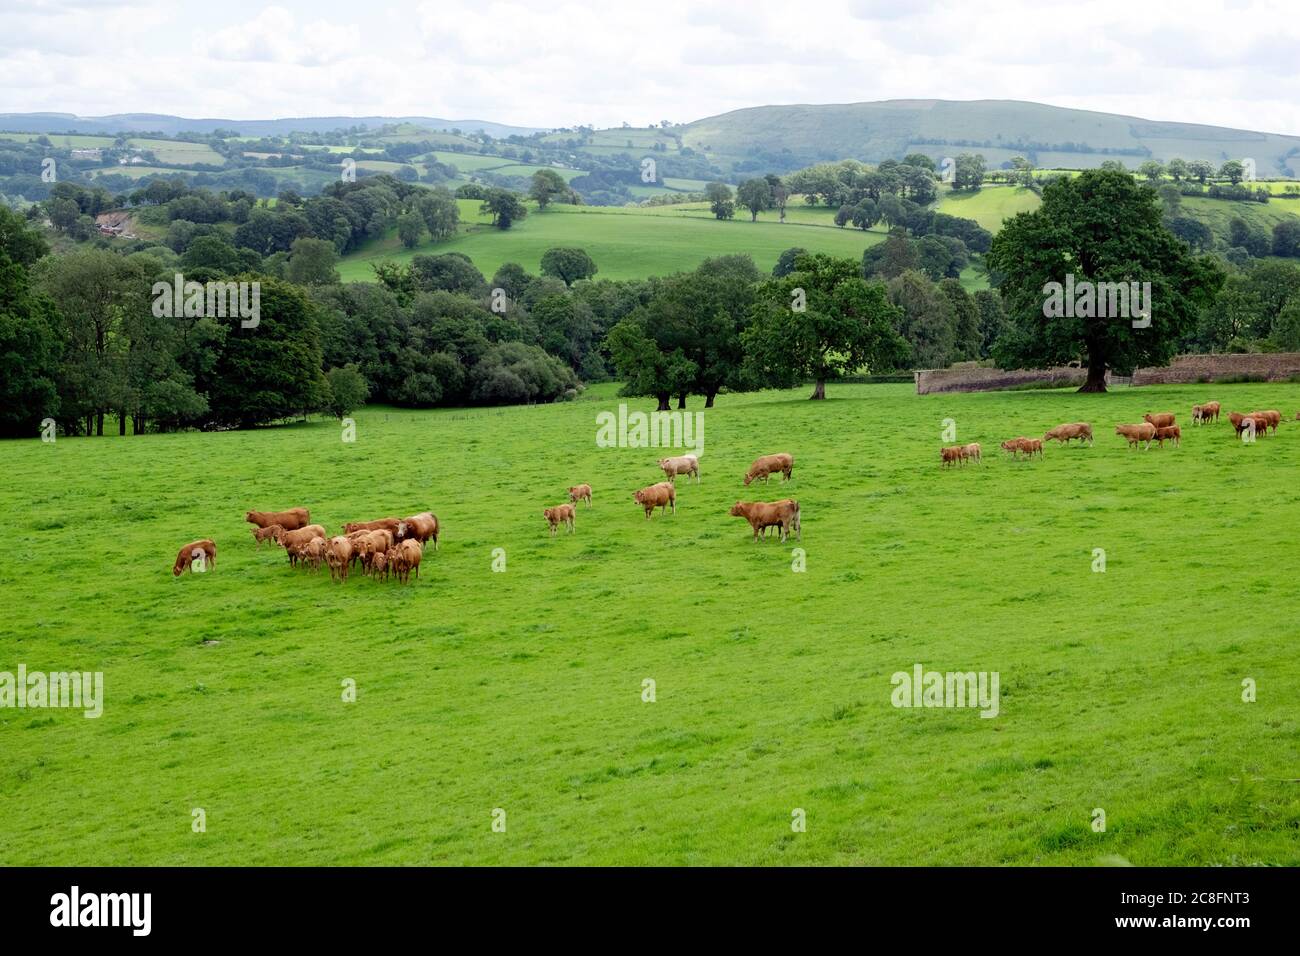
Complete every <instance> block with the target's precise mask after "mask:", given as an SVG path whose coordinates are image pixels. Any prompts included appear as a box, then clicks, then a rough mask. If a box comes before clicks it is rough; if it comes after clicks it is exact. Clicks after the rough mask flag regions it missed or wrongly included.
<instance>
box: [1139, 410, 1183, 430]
mask: <svg viewBox="0 0 1300 956" xmlns="http://www.w3.org/2000/svg"><path fill="white" fill-rule="evenodd" d="M1142 420H1143V421H1144V422H1146V423H1147V424H1148V425H1154V426H1155V427H1156V428H1164V427H1165V426H1166V425H1173V424H1175V419H1174V413H1173V412H1156V413H1155V414H1151V413H1148V414H1146V415H1143V416H1142Z"/></svg>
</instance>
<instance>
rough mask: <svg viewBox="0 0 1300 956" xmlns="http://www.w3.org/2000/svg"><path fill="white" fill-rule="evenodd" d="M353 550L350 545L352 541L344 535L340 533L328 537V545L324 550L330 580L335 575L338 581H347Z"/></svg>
mask: <svg viewBox="0 0 1300 956" xmlns="http://www.w3.org/2000/svg"><path fill="white" fill-rule="evenodd" d="M355 550H356V549H355V548H353V547H352V541H351V540H350V539H349V538H348V537H347V536H345V535H341V534H340V535H335V536H334V537H333V538H330V540H329V545H328V546H327V547H326V550H325V563H326V564H328V565H329V568H330V580H331V581H333V580H334V579H335V577H337V578H338V580H339V581H340V582H343V581H347V579H348V568H349V567H351V565H352V558H353V552H354V551H355Z"/></svg>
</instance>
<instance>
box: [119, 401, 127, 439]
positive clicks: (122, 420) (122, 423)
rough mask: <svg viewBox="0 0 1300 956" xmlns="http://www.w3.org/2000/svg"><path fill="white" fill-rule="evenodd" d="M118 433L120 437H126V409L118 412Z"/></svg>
mask: <svg viewBox="0 0 1300 956" xmlns="http://www.w3.org/2000/svg"><path fill="white" fill-rule="evenodd" d="M117 434H118V436H119V437H122V438H125V437H126V409H125V408H124V409H122V410H121V411H119V412H118V413H117Z"/></svg>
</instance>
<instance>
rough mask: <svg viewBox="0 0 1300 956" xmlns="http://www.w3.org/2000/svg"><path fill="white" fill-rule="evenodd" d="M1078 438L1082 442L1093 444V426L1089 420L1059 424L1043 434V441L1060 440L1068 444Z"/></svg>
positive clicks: (1063, 443)
mask: <svg viewBox="0 0 1300 956" xmlns="http://www.w3.org/2000/svg"><path fill="white" fill-rule="evenodd" d="M1076 438H1077V439H1078V440H1079V442H1080V444H1082V443H1083V442H1087V443H1088V444H1090V445H1091V444H1092V426H1091V425H1090V424H1088V423H1087V422H1067V423H1066V424H1064V425H1057V426H1056V427H1055V428H1053V429H1051V430H1050V431H1049V432H1047V434H1045V435H1044V436H1043V441H1045V442H1048V441H1058V442H1060V443H1061V444H1062V445H1068V444H1070V442H1071V441H1073V440H1074V439H1076Z"/></svg>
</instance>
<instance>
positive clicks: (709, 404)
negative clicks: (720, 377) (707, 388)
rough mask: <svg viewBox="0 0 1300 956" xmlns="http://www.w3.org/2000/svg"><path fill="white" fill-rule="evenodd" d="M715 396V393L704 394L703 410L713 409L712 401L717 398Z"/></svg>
mask: <svg viewBox="0 0 1300 956" xmlns="http://www.w3.org/2000/svg"><path fill="white" fill-rule="evenodd" d="M717 394H718V393H717V392H707V393H706V394H705V396H704V407H705V408H712V407H713V399H714V398H716V397H717Z"/></svg>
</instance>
